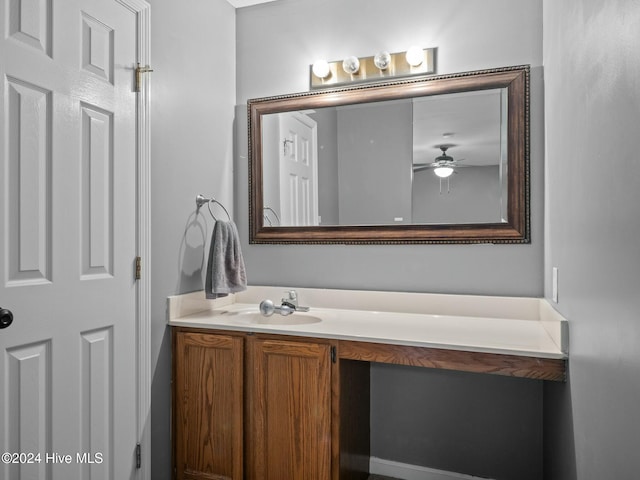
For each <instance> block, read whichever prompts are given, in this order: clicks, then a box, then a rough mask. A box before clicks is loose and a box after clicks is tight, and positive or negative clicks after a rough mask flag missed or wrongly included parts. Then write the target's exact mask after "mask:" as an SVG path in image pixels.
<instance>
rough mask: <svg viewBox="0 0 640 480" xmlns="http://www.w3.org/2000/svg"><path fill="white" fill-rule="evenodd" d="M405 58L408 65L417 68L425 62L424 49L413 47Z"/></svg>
mask: <svg viewBox="0 0 640 480" xmlns="http://www.w3.org/2000/svg"><path fill="white" fill-rule="evenodd" d="M405 58H406V59H407V63H408V64H409V65H411V66H412V67H417V66H418V65H420V64H421V63H422V61H423V60H424V51H423V50H422V48H420V47H417V46H415V45H414V46H413V47H411V48H409V50H407V53H406V55H405Z"/></svg>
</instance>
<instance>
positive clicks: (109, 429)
mask: <svg viewBox="0 0 640 480" xmlns="http://www.w3.org/2000/svg"><path fill="white" fill-rule="evenodd" d="M127 3H130V2H129V1H125V0H122V1H116V0H109V1H106V0H82V1H79V0H65V1H54V2H51V1H40V2H35V1H26V0H22V1H21V0H11V1H9V0H4V1H0V11H1V12H3V20H6V24H5V22H3V28H5V27H6V28H7V30H6V35H5V34H3V35H2V38H1V39H0V78H1V79H2V80H1V81H2V92H3V93H2V95H1V96H0V112H2V115H3V117H4V118H3V122H2V124H3V126H4V127H3V129H2V132H0V151H1V152H2V155H1V156H0V172H1V173H0V182H1V185H2V186H1V188H0V229H1V230H0V231H1V235H0V252H1V254H0V306H2V307H4V308H7V309H10V310H11V311H12V312H13V314H14V321H13V324H12V325H11V326H10V327H9V328H7V329H4V330H0V410H2V413H1V414H0V432H2V436H1V437H0V452H10V453H14V454H23V457H22V458H17V457H15V458H16V460H17V461H16V462H15V463H14V462H10V463H3V464H2V465H0V478H6V479H12V480H24V479H30V480H31V479H43V480H44V479H47V480H49V479H54V480H55V479H80V478H82V479H89V478H90V479H105V480H106V479H118V480H121V479H130V478H133V477H134V476H135V471H136V465H135V449H136V428H137V427H136V425H137V418H136V373H135V372H136V365H137V358H136V345H137V342H136V292H135V279H134V259H135V255H136V236H135V232H136V228H135V227H136V201H135V200H136V103H135V102H136V94H135V92H134V85H133V80H134V67H135V65H136V36H137V31H136V30H137V15H136V13H135V12H134V11H132V10H133V9H129V8H127V7H126V6H125V5H124V4H127ZM138 3H140V2H138ZM5 13H6V14H7V16H6V17H5V16H4V14H5ZM25 455H26V456H25Z"/></svg>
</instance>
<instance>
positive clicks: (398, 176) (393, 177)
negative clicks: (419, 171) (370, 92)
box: [338, 101, 413, 225]
mask: <svg viewBox="0 0 640 480" xmlns="http://www.w3.org/2000/svg"><path fill="white" fill-rule="evenodd" d="M412 107H413V105H412V104H411V102H409V101H399V102H385V103H384V104H380V103H372V104H369V105H353V106H347V107H341V108H339V109H338V184H339V186H340V187H339V191H340V193H339V196H340V225H362V224H364V225H366V224H393V223H394V218H403V219H404V221H405V222H407V223H409V222H410V221H411V161H412V155H413V149H412V145H413V130H412V127H411V122H412Z"/></svg>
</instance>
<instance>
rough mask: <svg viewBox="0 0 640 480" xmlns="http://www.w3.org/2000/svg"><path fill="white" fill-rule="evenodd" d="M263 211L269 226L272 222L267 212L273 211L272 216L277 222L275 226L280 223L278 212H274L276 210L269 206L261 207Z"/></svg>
mask: <svg viewBox="0 0 640 480" xmlns="http://www.w3.org/2000/svg"><path fill="white" fill-rule="evenodd" d="M262 210H263V211H264V219H265V221H266V222H267V223H269V226H270V227H272V226H273V223H272V222H271V219H270V218H269V212H271V213H273V216H274V217H276V221H277V222H278V224H277V226H279V225H280V217H278V214H277V213H276V211H275V210H274V209H273V208H271V207H263V209H262Z"/></svg>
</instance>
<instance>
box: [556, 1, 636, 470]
mask: <svg viewBox="0 0 640 480" xmlns="http://www.w3.org/2000/svg"><path fill="white" fill-rule="evenodd" d="M639 27H640V8H639V6H638V2H637V0H614V1H607V2H602V1H599V0H580V1H579V0H564V1H562V2H558V1H556V0H545V2H544V65H545V90H546V95H545V96H546V102H545V108H546V110H545V111H546V115H545V117H546V131H547V136H546V138H547V144H546V163H547V211H546V221H547V232H548V235H547V239H546V241H547V248H546V253H547V254H546V259H545V264H546V268H545V273H546V277H545V278H546V280H547V281H546V282H545V285H546V286H545V291H546V294H547V296H550V285H551V280H550V278H551V267H552V266H557V267H558V268H559V292H558V293H559V303H558V309H559V310H560V311H561V312H562V313H563V314H564V315H565V316H566V317H567V318H568V319H569V325H570V332H571V357H570V362H569V382H568V383H567V384H566V385H551V386H549V388H547V389H546V391H545V394H546V400H547V401H546V403H545V406H548V407H549V408H547V410H548V418H547V424H546V427H547V432H548V438H547V443H546V445H547V448H548V451H547V452H546V458H548V459H549V462H548V464H547V467H548V471H547V473H546V475H545V478H547V479H549V480H572V479H580V480H601V479H616V480H627V479H636V478H638V476H639V473H638V472H640V455H638V452H639V451H640V450H639V447H640V413H639V407H638V406H639V405H640V347H639V345H640V315H639V312H640V251H639V243H638V238H639V237H640V209H639V207H640V188H639V186H640V160H639V159H638V152H640V136H639V135H638V125H640V80H639V79H640V55H638V52H639V51H640V35H638V31H639Z"/></svg>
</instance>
